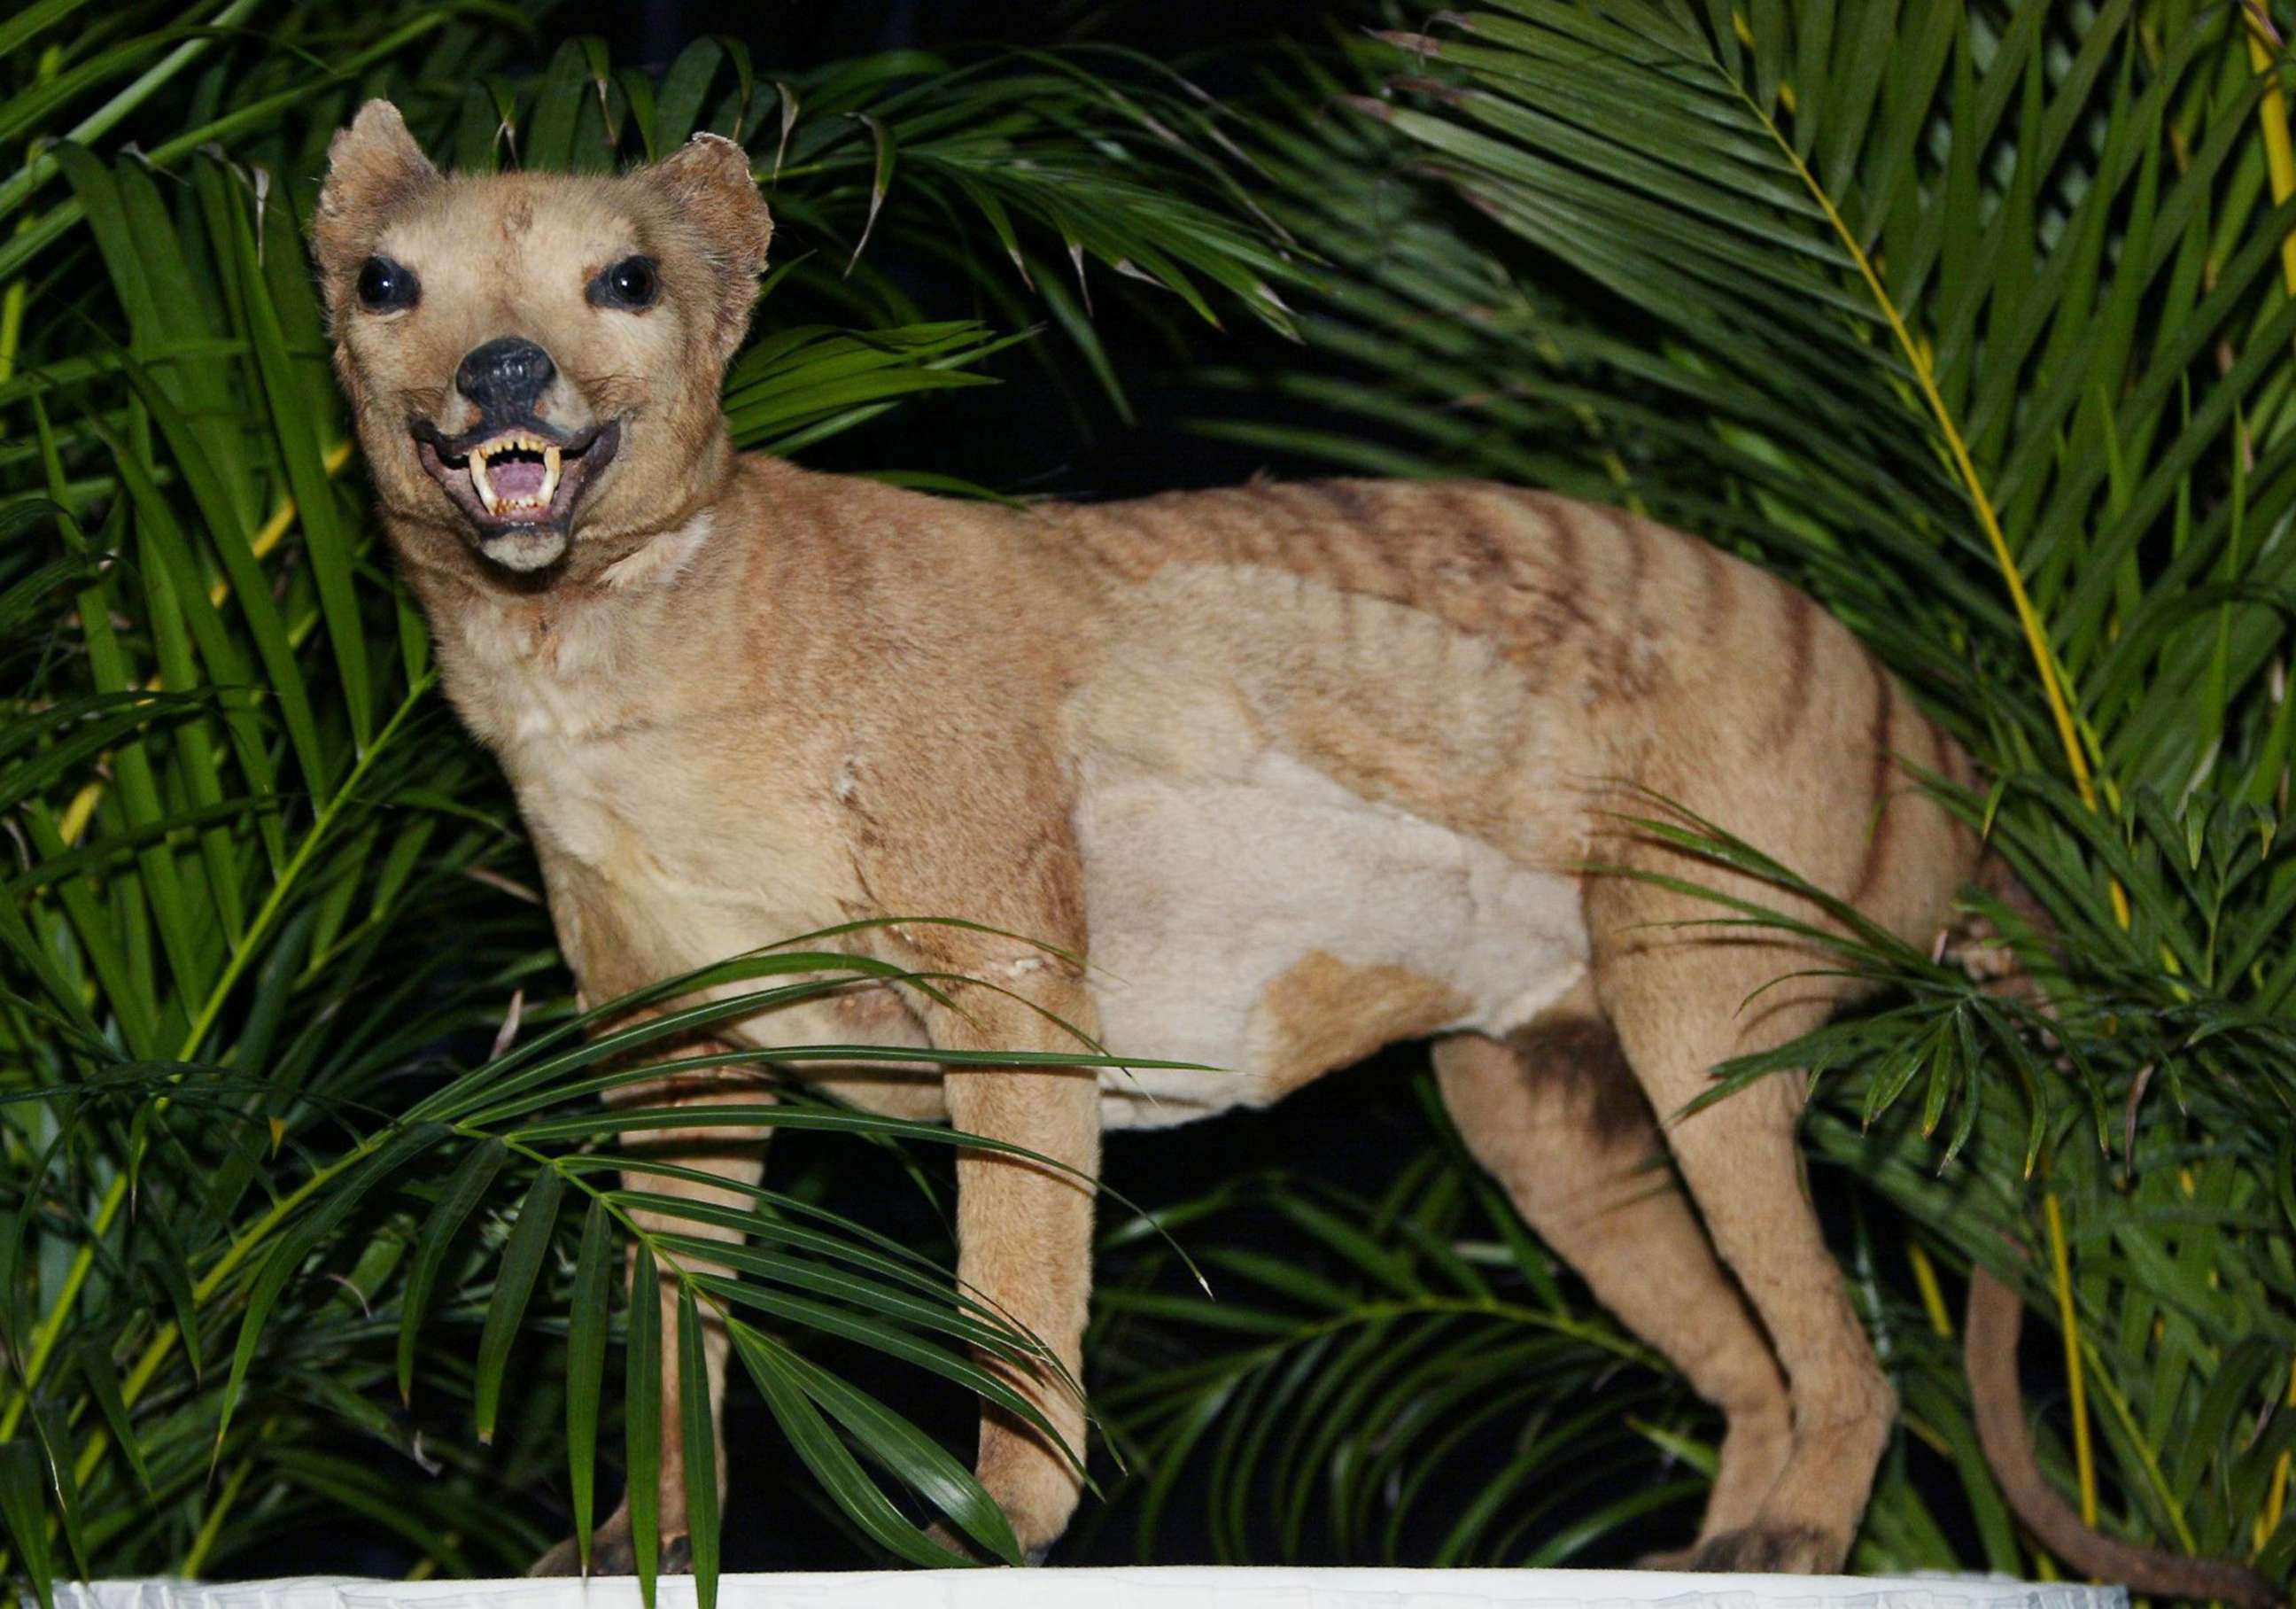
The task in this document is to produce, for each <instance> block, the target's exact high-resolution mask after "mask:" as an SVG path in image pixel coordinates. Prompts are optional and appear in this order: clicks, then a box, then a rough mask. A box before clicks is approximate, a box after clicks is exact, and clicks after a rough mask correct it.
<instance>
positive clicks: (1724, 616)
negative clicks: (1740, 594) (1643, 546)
mask: <svg viewBox="0 0 2296 1609" xmlns="http://www.w3.org/2000/svg"><path fill="white" fill-rule="evenodd" d="M1690 545H1691V546H1693V547H1695V548H1696V549H1697V550H1698V556H1699V559H1700V562H1701V564H1702V578H1703V579H1704V581H1705V583H1706V603H1705V607H1704V609H1703V610H1702V622H1703V628H1704V630H1705V633H1706V638H1707V640H1708V641H1709V642H1711V641H1713V640H1714V638H1715V637H1716V636H1718V635H1720V633H1721V630H1722V627H1723V624H1724V622H1726V620H1729V618H1730V616H1731V615H1732V614H1733V613H1734V612H1735V611H1734V603H1735V599H1736V593H1737V587H1736V584H1735V583H1734V580H1733V579H1732V578H1731V575H1730V561H1729V560H1728V559H1727V558H1726V557H1724V556H1723V553H1722V550H1721V549H1720V548H1718V547H1717V546H1714V545H1713V544H1712V543H1710V542H1701V541H1699V540H1697V539H1696V538H1692V540H1691V544H1690Z"/></svg>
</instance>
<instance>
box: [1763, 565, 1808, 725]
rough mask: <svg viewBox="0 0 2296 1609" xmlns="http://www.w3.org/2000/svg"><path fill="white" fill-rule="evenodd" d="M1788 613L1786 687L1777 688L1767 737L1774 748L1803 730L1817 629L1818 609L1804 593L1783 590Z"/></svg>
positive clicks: (1790, 588)
mask: <svg viewBox="0 0 2296 1609" xmlns="http://www.w3.org/2000/svg"><path fill="white" fill-rule="evenodd" d="M1784 595H1785V600H1786V602H1785V610H1786V657H1785V664H1784V668H1783V670H1782V674H1783V675H1784V677H1785V685H1784V686H1782V687H1779V688H1776V689H1775V692H1776V694H1777V699H1778V703H1777V708H1776V709H1775V710H1773V711H1771V714H1770V724H1769V727H1768V729H1767V732H1766V733H1765V734H1764V737H1765V740H1766V741H1767V743H1769V744H1771V745H1772V746H1773V747H1775V745H1777V744H1779V743H1784V741H1785V740H1786V739H1787V738H1789V737H1792V735H1794V733H1795V732H1796V731H1797V730H1799V729H1800V726H1801V718H1802V714H1803V712H1804V711H1805V710H1808V708H1809V694H1810V684H1811V680H1812V678H1811V677H1810V673H1809V672H1810V664H1809V659H1810V645H1811V641H1812V638H1813V637H1814V636H1815V634H1816V626H1817V605H1816V604H1815V603H1811V602H1810V601H1809V599H1808V597H1807V596H1806V595H1803V594H1802V593H1801V592H1800V591H1798V590H1796V589H1795V588H1793V587H1786V588H1784Z"/></svg>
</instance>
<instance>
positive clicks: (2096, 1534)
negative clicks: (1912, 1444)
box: [1962, 1263, 2287, 1609]
mask: <svg viewBox="0 0 2296 1609" xmlns="http://www.w3.org/2000/svg"><path fill="white" fill-rule="evenodd" d="M2024 1322H2025V1302H2024V1299H2023V1298H2022V1297H2021V1296H2019V1295H2018V1294H2017V1293H2016V1292H2015V1291H2013V1290H2012V1289H2011V1288H2010V1287H2009V1286H2008V1285H2005V1284H2003V1283H2002V1281H2001V1280H2000V1279H1999V1278H1998V1277H1996V1276H1995V1275H1994V1274H1993V1273H1992V1272H1991V1271H1990V1270H1989V1269H1988V1268H1985V1266H1984V1265H1983V1264H1981V1263H1980V1264H1979V1265H1977V1266H1976V1267H1975V1268H1973V1269H1972V1271H1971V1274H1970V1277H1969V1313H1968V1318H1967V1322H1966V1325H1965V1326H1964V1327H1965V1329H1966V1331H1967V1334H1968V1339H1967V1341H1966V1342H1965V1344H1964V1350H1963V1353H1962V1359H1963V1363H1964V1367H1966V1368H1967V1369H1968V1371H1969V1394H1970V1398H1971V1400H1972V1403H1973V1405H1974V1407H1975V1408H1976V1413H1977V1440H1978V1443H1979V1445H1980V1446H1981V1447H1983V1448H1984V1449H1985V1461H1986V1462H1987V1463H1988V1464H1989V1465H1992V1466H1993V1475H1994V1479H1996V1480H1997V1481H1999V1482H2001V1490H2002V1494H2003V1495H2004V1496H2005V1497H2006V1498H2008V1499H2009V1506H2010V1507H2011V1508H2012V1509H2013V1510H2015V1511H2016V1515H2017V1517H2018V1518H2019V1519H2021V1520H2022V1521H2024V1522H2025V1524H2026V1526H2027V1528H2028V1529H2030V1531H2032V1533H2033V1534H2034V1535H2035V1536H2037V1537H2038V1538H2040V1539H2041V1541H2042V1542H2043V1544H2044V1545H2046V1547H2048V1549H2049V1551H2050V1552H2052V1553H2054V1554H2055V1555H2056V1556H2058V1557H2059V1558H2061V1559H2062V1560H2064V1561H2065V1562H2066V1563H2067V1564H2071V1565H2072V1566H2073V1568H2075V1569H2076V1570H2079V1572H2082V1573H2083V1574H2085V1575H2087V1576H2091V1577H2094V1578H2095V1579H2096V1580H2101V1581H2115V1582H2119V1583H2120V1584H2121V1585H2124V1586H2126V1587H2127V1588H2128V1589H2129V1590H2130V1591H2131V1592H2136V1593H2144V1594H2148V1595H2151V1596H2154V1597H2180V1598H2192V1599H2194V1600H2206V1599H2209V1598H2215V1599H2218V1600H2219V1601H2221V1602H2223V1603H2227V1604H2238V1605H2243V1609H2279V1605H2283V1604H2284V1603H2285V1602H2286V1601H2287V1600H2286V1595H2285V1594H2284V1593H2283V1592H2282V1591H2281V1590H2280V1588H2278V1587H2276V1586H2275V1585H2274V1584H2273V1583H2272V1582H2271V1581H2270V1580H2267V1579H2266V1578H2265V1577H2264V1576H2263V1575H2262V1574H2260V1573H2259V1572H2256V1571H2254V1570H2251V1569H2250V1568H2249V1567H2248V1566H2247V1565H2245V1564H2235V1563H2233V1562H2232V1561H2231V1560H2229V1559H2196V1558H2190V1557H2187V1556H2185V1555H2183V1554H2180V1553H2170V1552H2169V1550H2168V1549H2167V1548H2165V1547H2140V1546H2138V1545H2137V1544H2136V1543H2134V1542H2124V1541H2122V1540H2121V1539H2120V1538H2118V1537H2109V1536H2107V1535H2105V1534H2104V1532H2103V1531H2099V1530H2097V1529H2096V1528H2095V1526H2093V1525H2089V1524H2087V1523H2083V1521H2082V1519H2081V1517H2080V1515H2079V1514H2078V1513H2076V1512H2075V1511H2074V1509H2073V1506H2072V1505H2071V1504H2070V1503H2068V1502H2066V1501H2065V1500H2064V1498H2062V1497H2061V1496H2059V1495H2058V1493H2057V1490H2056V1488H2054V1486H2051V1485H2050V1484H2049V1482H2048V1480H2047V1478H2046V1476H2044V1475H2043V1474H2041V1466H2040V1464H2039V1463H2038V1461H2037V1460H2036V1459H2035V1458H2034V1457H2033V1438H2032V1435H2031V1433H2030V1432H2028V1431H2027V1429H2026V1428H2025V1400H2024V1394H2023V1391H2021V1388H2020V1386H2019V1384H2018V1380H2017V1335H2018V1332H2019V1331H2020V1330H2021V1328H2022V1327H2023V1326H2024Z"/></svg>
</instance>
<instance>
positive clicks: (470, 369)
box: [455, 335, 558, 414]
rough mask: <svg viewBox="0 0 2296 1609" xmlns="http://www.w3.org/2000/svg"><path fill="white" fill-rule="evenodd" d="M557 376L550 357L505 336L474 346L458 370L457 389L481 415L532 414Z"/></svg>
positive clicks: (541, 351) (526, 342)
mask: <svg viewBox="0 0 2296 1609" xmlns="http://www.w3.org/2000/svg"><path fill="white" fill-rule="evenodd" d="M557 377H558V366H557V365H555V364H553V363H552V362H551V361H550V354H549V353H547V352H545V351H544V350H543V349H541V348H540V347H538V346H536V345H535V344H534V343H533V342H532V341H522V340H521V339H520V338H519V337H517V336H515V335H505V336H504V337H503V338H502V339H501V340H500V341H488V342H487V344H486V345H484V346H482V347H473V348H472V349H471V352H470V355H469V356H468V357H464V358H463V363H462V366H461V367H460V368H457V369H456V370H455V390H459V391H460V392H462V393H463V396H465V397H468V398H470V399H471V401H472V402H474V403H476V404H478V406H479V411H480V413H482V414H531V413H532V412H534V403H535V399H536V398H538V397H540V396H541V395H542V392H543V389H544V388H545V387H546V386H547V385H549V383H550V382H552V381H553V380H554V379H556V378H557Z"/></svg>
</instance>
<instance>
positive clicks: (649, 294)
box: [590, 257, 661, 313]
mask: <svg viewBox="0 0 2296 1609" xmlns="http://www.w3.org/2000/svg"><path fill="white" fill-rule="evenodd" d="M660 293H661V277H660V275H658V274H656V273H655V272H654V261H653V259H652V258H651V257H626V258H624V259H622V260H621V261H619V262H618V263H616V264H615V265H614V266H613V267H611V268H608V269H606V270H605V271H604V272H603V273H602V274H600V275H598V277H597V278H595V279H594V280H592V281H591V282H590V305H591V306H592V307H594V308H621V309H622V310H623V311H625V312H628V313H636V312H639V311H642V310H643V309H644V308H651V307H652V306H653V299H654V298H655V297H656V296H658V295H660Z"/></svg>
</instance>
